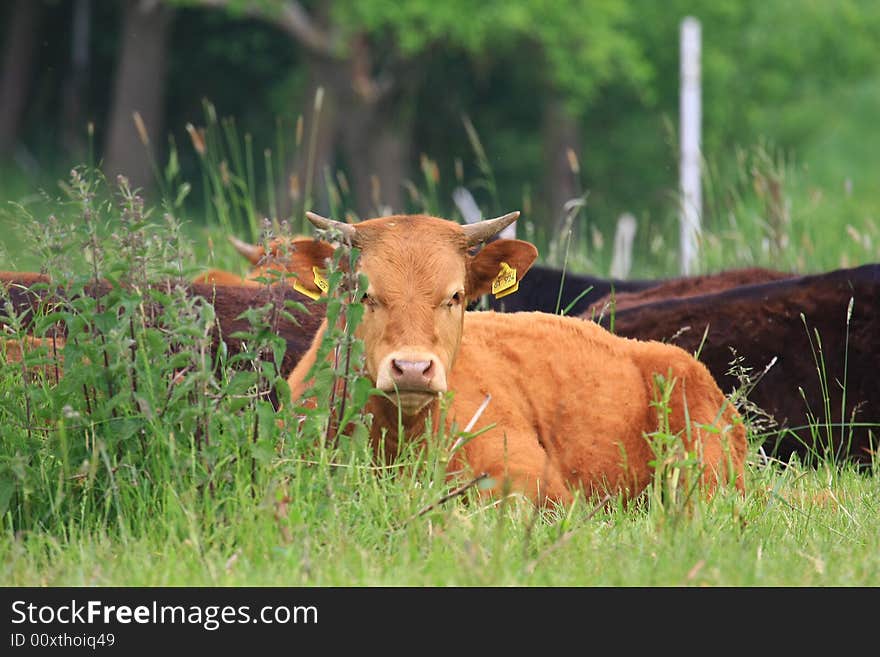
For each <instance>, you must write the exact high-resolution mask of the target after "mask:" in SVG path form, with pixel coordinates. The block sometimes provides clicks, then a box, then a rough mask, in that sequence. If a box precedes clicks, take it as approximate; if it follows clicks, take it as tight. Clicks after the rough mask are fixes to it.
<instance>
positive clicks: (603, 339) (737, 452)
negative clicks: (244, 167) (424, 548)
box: [288, 212, 747, 503]
mask: <svg viewBox="0 0 880 657" xmlns="http://www.w3.org/2000/svg"><path fill="white" fill-rule="evenodd" d="M518 216H519V213H518V212H515V213H511V214H509V215H505V216H504V217H499V218H497V219H493V220H487V221H483V222H480V223H477V224H472V225H468V226H462V225H459V224H457V223H455V222H452V221H446V220H443V219H438V218H436V217H429V216H425V215H400V216H390V217H383V218H381V219H371V220H367V221H363V222H361V223H358V224H354V225H352V224H345V223H342V222H335V221H331V220H329V219H324V218H323V217H319V216H318V215H315V214H312V213H308V217H309V220H310V221H311V222H312V223H313V224H315V225H316V226H317V227H319V228H323V229H335V230H339V231H340V232H341V233H342V236H343V238H342V239H343V242H344V243H346V244H348V245H353V246H356V247H358V248H359V249H360V250H361V255H360V260H359V268H360V271H362V272H363V273H364V274H366V276H367V278H368V280H369V288H368V290H367V294H366V297H365V304H366V306H367V311H366V312H365V315H364V318H363V320H362V321H361V323H360V324H359V325H358V327H357V329H356V334H357V335H358V336H359V337H360V338H362V339H363V341H364V347H365V354H366V371H367V374H368V376H369V377H370V379H371V380H372V382H373V383H374V385H375V386H376V387H377V388H378V389H380V390H382V391H383V392H384V393H385V394H384V395H375V396H372V397H371V398H370V399H369V401H368V411H369V412H370V413H372V416H373V422H372V427H371V440H372V442H373V445H374V447H375V449H376V450H377V451H382V450H384V453H385V454H391V455H394V454H395V453H398V452H399V447H400V444H399V441H400V440H406V441H413V440H420V439H421V438H423V437H424V431H425V426H426V422H427V421H428V419H429V418H430V419H431V421H432V426H434V427H437V426H438V421H439V420H440V419H441V417H443V418H445V420H446V422H447V424H449V423H456V424H457V426H458V427H462V426H464V425H465V424H466V423H467V422H468V420H470V419H471V418H472V417H474V415H475V413H476V412H477V409H478V408H479V407H480V406H481V404H483V402H484V400H485V399H486V398H487V397H488V398H489V399H490V402H489V403H488V405H487V406H486V407H485V410H484V411H483V413H482V415H481V416H480V418H479V421H478V423H477V425H476V426H475V427H474V430H475V431H476V430H479V429H486V431H485V432H483V433H481V434H480V435H479V436H477V437H476V438H474V439H473V440H470V441H468V442H466V443H465V444H464V445H463V446H462V447H461V449H459V450H458V451H457V452H455V453H454V455H453V458H452V460H451V462H450V464H449V472H450V474H451V473H454V472H457V471H459V470H460V469H462V468H465V467H466V468H468V469H469V470H470V471H471V472H472V473H474V474H475V475H479V474H482V473H487V474H488V475H489V477H491V480H492V481H493V482H494V487H493V488H492V492H494V493H498V492H499V491H503V490H507V489H508V487H509V488H510V489H511V490H515V491H518V492H521V493H523V494H525V495H526V496H528V497H529V498H531V499H532V500H534V501H536V502H545V501H553V502H562V503H567V502H569V501H571V500H572V495H573V491H576V490H583V491H585V492H586V493H587V494H593V493H602V492H606V491H608V492H619V493H621V494H623V495H624V497H632V496H634V495H637V494H638V493H639V492H640V491H642V490H643V489H644V488H645V487H646V486H647V485H648V484H649V482H650V481H651V479H652V475H653V465H652V462H653V460H654V458H655V455H654V453H653V452H652V449H651V446H650V444H649V441H648V440H647V439H646V435H650V434H652V433H654V432H657V431H658V430H659V429H660V425H659V418H658V412H657V410H656V409H655V408H654V406H653V405H652V401H653V400H654V399H655V397H656V395H657V394H658V391H657V388H656V380H655V377H657V376H658V375H659V376H663V377H667V380H668V381H674V387H673V389H672V394H671V398H670V402H669V405H670V415H669V427H668V430H669V431H670V432H671V433H672V434H675V435H678V436H680V437H681V439H682V440H683V442H684V443H685V444H686V445H687V448H688V449H689V450H692V451H693V452H695V453H696V454H698V458H699V459H700V462H701V464H702V466H703V468H704V469H703V475H702V478H701V481H702V484H703V486H704V490H705V491H706V492H707V493H711V492H712V491H713V490H714V488H715V486H716V485H717V483H718V481H719V480H722V481H730V480H731V479H732V480H733V481H734V482H735V485H736V487H737V488H739V489H740V490H743V487H744V482H743V467H744V461H745V456H746V450H747V443H746V437H745V429H744V427H743V425H742V423H741V421H740V418H739V416H738V415H737V413H736V411H735V410H734V409H733V408H732V406H731V405H730V404H729V403H728V402H727V400H726V399H725V397H724V395H723V394H722V393H721V391H720V389H719V388H718V386H717V384H716V383H715V380H714V379H713V378H712V376H711V374H710V373H709V371H708V370H707V369H706V368H705V366H704V365H702V364H701V363H699V362H698V361H697V360H696V359H695V358H693V356H691V355H690V354H688V353H687V352H685V351H684V350H682V349H680V348H678V347H674V346H671V345H664V344H661V343H658V342H640V341H635V340H627V339H624V338H620V337H618V336H614V335H612V334H611V333H609V332H608V331H606V330H605V329H603V328H601V327H600V326H598V325H596V324H594V323H591V322H584V321H582V320H579V319H576V318H568V317H560V316H556V315H550V314H545V313H515V314H503V313H495V312H465V307H466V305H467V302H468V300H470V299H474V298H475V297H477V296H479V295H482V294H485V293H488V292H489V291H490V290H491V289H492V288H493V286H496V291H498V292H499V293H500V292H502V291H503V289H510V287H509V286H511V285H513V284H514V283H515V282H517V281H518V280H519V279H520V278H522V276H523V275H524V274H525V272H526V271H527V270H528V268H529V267H530V266H531V264H532V262H534V260H535V258H536V257H537V250H536V249H535V247H534V246H533V245H531V244H529V243H527V242H523V241H520V240H497V241H494V242H492V243H490V244H488V245H486V246H485V247H484V248H483V249H482V250H480V251H479V252H478V253H477V254H476V255H474V256H471V255H470V254H469V253H468V248H469V247H471V246H473V245H476V244H480V243H482V242H485V241H486V240H487V239H488V238H490V237H491V236H492V235H494V234H496V233H497V232H499V231H500V230H502V229H503V228H504V227H505V226H507V225H509V224H510V223H512V222H513V221H515V220H516V218H517V217H518ZM502 263H504V265H505V266H506V268H505V266H503V265H502ZM323 264H324V263H323V262H318V261H313V262H311V263H306V268H305V270H303V271H300V272H299V273H300V275H301V276H306V275H307V274H308V271H309V270H310V268H311V267H312V266H321V265H323ZM511 269H512V270H513V272H512V273H511V272H510V270H511ZM504 271H506V272H507V273H508V276H499V272H504ZM498 286H500V287H501V288H502V289H498ZM325 329H326V323H325V324H324V325H322V327H321V329H319V332H318V335H317V336H316V338H315V341H314V342H313V344H312V346H311V348H310V349H309V351H308V352H307V353H306V354H305V355H304V356H303V358H302V360H301V361H300V362H299V364H298V365H297V366H296V368H295V369H294V371H293V373H292V374H291V376H290V378H289V379H288V382H289V384H290V387H291V392H292V395H293V398H294V401H295V402H296V401H298V400H299V398H300V396H301V395H302V394H303V392H304V390H305V389H306V387H307V386H308V377H309V372H310V369H311V367H312V365H313V364H314V362H315V359H316V354H317V351H318V347H319V345H320V342H321V336H322V334H323V332H324V330H325ZM446 392H451V393H452V399H451V402H450V406H449V408H448V411H447V413H446V414H445V415H443V416H441V415H440V403H439V402H440V397H441V396H442V395H443V394H444V393H446ZM304 401H308V400H304ZM313 401H315V402H317V400H313ZM399 415H400V416H401V417H402V423H403V427H402V428H403V431H402V434H400V435H399V434H398V431H397V427H398V416H399ZM386 434H387V435H386Z"/></svg>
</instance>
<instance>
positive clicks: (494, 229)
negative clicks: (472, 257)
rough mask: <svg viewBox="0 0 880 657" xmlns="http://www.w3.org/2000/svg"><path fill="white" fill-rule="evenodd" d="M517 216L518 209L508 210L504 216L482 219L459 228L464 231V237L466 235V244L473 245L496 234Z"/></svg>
mask: <svg viewBox="0 0 880 657" xmlns="http://www.w3.org/2000/svg"><path fill="white" fill-rule="evenodd" d="M518 217H519V210H517V211H516V212H508V213H507V214H505V215H504V216H501V217H495V218H494V219H484V220H483V221H478V222H477V223H475V224H467V225H464V226H462V227H461V228H462V230H463V231H464V234H465V237H467V245H468V246H474V245H475V244H481V243H482V242H485V241H486V240H487V239H489V238H490V237H492V236H493V235H497V234H498V233H500V232H501V231H502V230H504V229H505V228H507V227H508V226H509V225H510V224H512V223H513V222H514V221H516V220H517V218H518Z"/></svg>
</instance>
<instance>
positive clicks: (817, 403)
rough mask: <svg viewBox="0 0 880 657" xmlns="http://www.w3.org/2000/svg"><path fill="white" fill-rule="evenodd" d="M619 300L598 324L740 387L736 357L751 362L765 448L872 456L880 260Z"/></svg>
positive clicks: (726, 385)
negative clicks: (685, 357)
mask: <svg viewBox="0 0 880 657" xmlns="http://www.w3.org/2000/svg"><path fill="white" fill-rule="evenodd" d="M650 292H651V291H648V293H650ZM653 296H656V295H653ZM850 303H852V305H851V306H850ZM624 306H625V307H618V308H617V309H616V311H615V312H614V313H613V319H612V316H611V315H609V314H608V313H606V314H605V315H604V316H603V317H602V318H601V320H600V321H601V323H602V324H603V325H605V326H610V325H611V322H612V321H613V323H614V324H613V325H614V332H615V333H617V334H618V335H622V336H626V337H630V338H637V339H643V340H663V341H668V342H671V343H672V344H676V345H679V346H680V347H682V348H684V349H686V350H687V351H689V352H691V353H698V354H699V359H700V360H701V361H702V362H704V363H705V364H706V366H707V367H708V368H709V371H710V372H712V374H713V375H714V376H715V378H716V380H717V381H718V382H719V384H720V385H721V386H722V388H723V389H724V390H728V391H732V390H733V389H734V388H735V387H738V386H739V385H740V381H739V378H738V376H737V372H736V371H735V368H733V367H732V366H731V364H732V363H733V361H734V359H735V358H736V359H737V360H738V365H739V367H740V368H742V367H746V368H749V369H750V370H751V375H752V376H753V377H754V379H755V381H754V382H753V383H752V384H751V389H750V390H749V389H748V387H747V390H746V391H747V392H748V396H747V397H748V401H749V402H750V403H751V404H752V405H754V406H756V407H758V408H760V409H761V410H762V411H763V412H764V413H767V414H769V415H770V416H772V418H773V419H774V420H775V421H776V423H778V427H777V429H776V430H774V431H772V432H771V433H769V434H768V435H767V438H766V439H765V441H764V449H765V451H767V452H768V453H771V454H775V455H776V456H777V457H778V458H781V459H783V460H788V458H789V457H790V456H791V455H792V454H794V453H796V454H798V455H799V456H800V457H801V458H802V459H803V460H810V459H814V457H826V456H828V455H832V456H835V457H838V458H840V457H843V458H848V459H852V460H853V461H855V462H857V463H862V464H868V463H871V462H873V461H874V460H875V459H876V454H877V448H878V443H880V385H878V381H877V377H878V372H880V265H876V264H874V265H864V266H862V267H855V268H852V269H840V270H836V271H831V272H826V273H823V274H813V275H807V276H792V277H789V278H785V279H783V280H776V281H771V282H766V283H762V284H755V285H743V286H737V287H733V288H730V289H728V290H724V291H721V292H716V293H712V294H702V295H696V296H686V297H681V298H678V297H675V296H672V297H667V298H654V299H648V300H646V301H644V302H643V303H636V304H630V303H626V304H624ZM591 316H592V315H585V317H587V318H589V317H591ZM768 366H769V369H768V370H767V371H766V373H763V374H762V372H763V370H764V369H765V368H767V367H768Z"/></svg>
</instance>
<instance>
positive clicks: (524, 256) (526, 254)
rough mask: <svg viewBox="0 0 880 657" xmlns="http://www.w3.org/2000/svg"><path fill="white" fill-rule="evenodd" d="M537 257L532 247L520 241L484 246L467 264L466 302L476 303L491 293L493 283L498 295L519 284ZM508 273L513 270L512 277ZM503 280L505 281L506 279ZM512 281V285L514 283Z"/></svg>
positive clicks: (498, 241)
mask: <svg viewBox="0 0 880 657" xmlns="http://www.w3.org/2000/svg"><path fill="white" fill-rule="evenodd" d="M537 257H538V249H536V248H535V245H534V244H530V243H529V242H523V241H522V240H495V241H494V242H490V243H489V244H487V245H486V246H484V247H483V248H482V249H481V250H480V252H479V253H477V255H475V256H473V257H472V258H470V261H469V262H468V289H467V297H468V299H475V298H477V297H479V296H481V295H483V294H488V293H489V292H491V291H492V283H493V282H494V281H495V280H496V279H499V277H501V279H499V283H498V284H497V285H496V289H498V288H499V287H502V288H503V289H498V293H499V294H503V293H504V291H505V290H509V289H510V287H512V286H514V285H516V284H517V283H519V281H520V280H521V279H522V277H523V276H525V273H526V272H527V271H528V270H529V267H531V266H532V263H533V262H535V259H536V258H537ZM511 270H514V271H515V272H516V274H515V275H514V274H513V273H512V271H511ZM505 276H506V279H505ZM514 277H515V279H516V280H515V281H514V280H513V279H514Z"/></svg>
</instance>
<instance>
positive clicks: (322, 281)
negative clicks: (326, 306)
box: [312, 267, 330, 294]
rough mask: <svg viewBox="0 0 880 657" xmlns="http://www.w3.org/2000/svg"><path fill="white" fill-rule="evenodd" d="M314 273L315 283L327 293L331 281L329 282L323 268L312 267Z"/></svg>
mask: <svg viewBox="0 0 880 657" xmlns="http://www.w3.org/2000/svg"><path fill="white" fill-rule="evenodd" d="M312 273H313V274H314V275H315V285H317V286H318V289H319V290H321V292H323V293H324V294H327V290H329V289H330V283H328V282H327V279H326V278H324V276H323V275H322V274H321V270H320V269H318V268H317V267H312Z"/></svg>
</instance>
